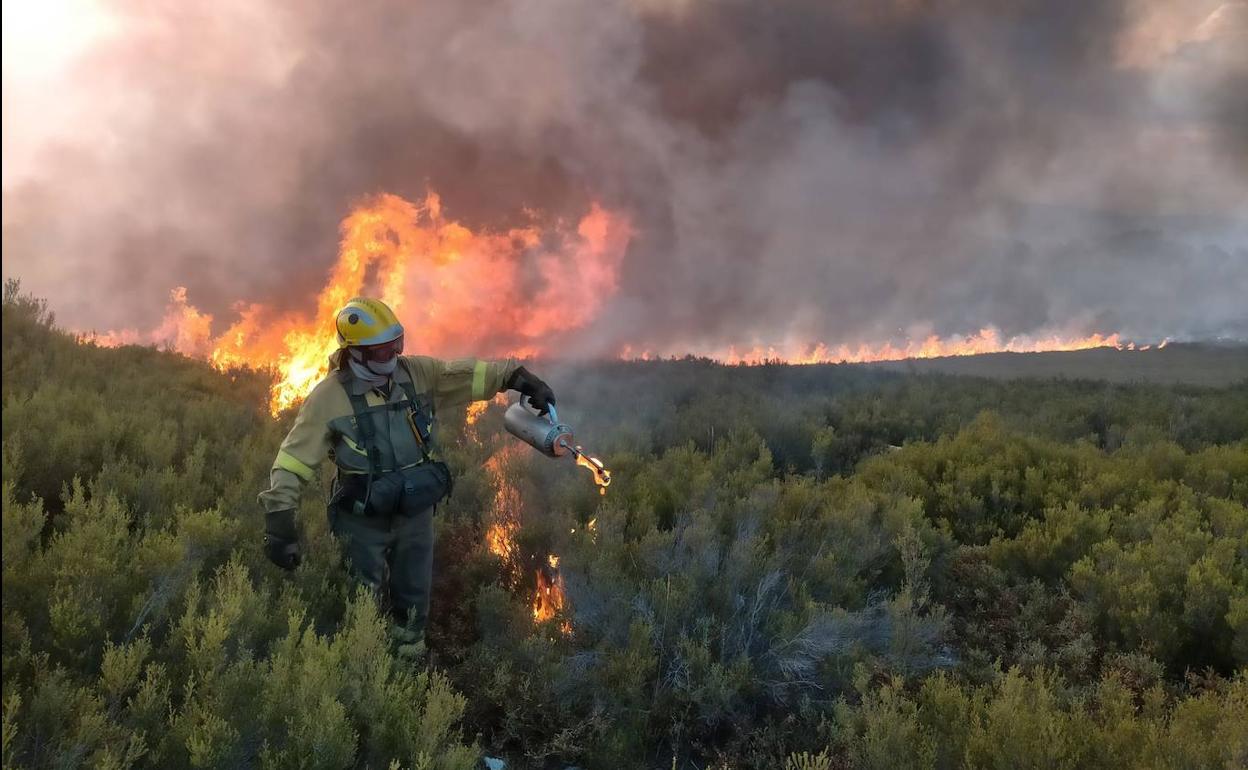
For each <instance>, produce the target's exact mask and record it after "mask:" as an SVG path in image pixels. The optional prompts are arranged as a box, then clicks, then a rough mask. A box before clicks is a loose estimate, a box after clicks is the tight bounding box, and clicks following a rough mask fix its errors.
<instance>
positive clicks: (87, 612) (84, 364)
mask: <svg viewBox="0 0 1248 770" xmlns="http://www.w3.org/2000/svg"><path fill="white" fill-rule="evenodd" d="M409 336H410V339H412V340H413V342H415V341H417V340H418V339H419V335H418V334H415V333H413V334H411V335H409ZM535 370H537V369H535ZM538 371H541V373H542V374H543V376H544V377H546V378H547V379H548V381H549V382H551V384H552V385H553V386H554V388H555V390H556V392H557V393H558V394H559V395H560V407H561V415H562V416H563V417H564V418H565V420H567V421H568V422H570V423H572V424H573V426H574V427H575V428H576V429H577V433H578V437H579V440H580V441H581V442H582V443H584V444H585V445H586V447H587V448H588V449H590V450H592V451H594V452H596V453H597V454H599V455H600V456H601V457H602V458H603V459H604V460H605V461H606V463H607V465H608V467H609V468H610V469H611V470H612V472H613V477H614V481H613V483H612V486H611V487H610V490H609V492H608V494H606V495H605V496H599V495H598V493H597V491H596V490H595V489H594V488H593V486H592V485H591V484H590V480H589V475H588V474H587V473H585V472H584V471H583V470H582V469H578V468H575V467H573V466H572V464H571V463H570V462H562V461H552V460H548V459H545V458H543V457H541V456H539V455H537V453H536V452H533V451H531V450H528V449H527V448H525V451H523V452H516V453H513V454H512V455H510V456H509V460H508V462H506V463H495V464H494V466H493V467H494V470H491V469H490V468H487V467H486V460H487V459H488V458H490V457H491V456H492V455H494V454H495V453H496V452H497V451H498V450H499V448H500V447H502V446H505V445H506V444H508V443H512V442H514V440H513V439H511V438H510V437H509V436H507V435H506V434H504V433H503V432H502V430H501V412H502V407H501V406H498V405H492V406H491V407H490V408H489V409H488V410H487V412H486V413H485V414H484V415H483V416H482V418H481V419H480V420H479V421H478V422H477V423H476V424H474V425H471V426H469V425H465V424H464V423H463V418H462V416H459V415H442V416H441V418H442V421H443V423H444V425H443V441H444V444H445V445H446V448H447V454H448V456H449V459H450V461H451V462H452V464H453V465H454V467H456V468H457V470H458V471H459V478H458V482H457V485H456V489H455V494H454V496H453V497H452V499H451V500H450V501H449V503H447V504H446V505H445V506H443V507H442V508H441V509H440V512H439V516H438V527H439V545H438V553H437V559H438V562H437V565H438V566H437V577H436V587H435V591H436V593H435V598H434V608H433V610H434V617H433V624H432V628H431V631H430V645H431V648H432V656H431V660H430V661H429V665H428V666H420V667H416V668H413V667H411V666H409V665H407V664H404V663H402V662H400V661H399V660H398V659H396V658H394V657H393V656H392V655H391V652H390V649H389V644H388V641H387V629H386V626H385V623H384V622H383V620H382V619H381V618H380V617H379V615H378V613H377V611H376V609H375V608H374V606H373V604H372V601H371V599H369V598H368V597H367V596H363V595H358V594H356V593H355V592H354V591H353V590H352V588H351V585H350V582H349V580H348V579H347V576H346V574H345V571H344V570H343V568H342V566H341V564H340V563H339V560H338V556H337V551H336V548H335V547H334V544H333V543H332V541H331V540H330V539H329V536H328V534H327V531H326V523H325V515H324V508H323V488H321V487H319V486H317V485H310V486H309V489H308V490H307V494H306V497H305V500H304V503H303V507H302V510H301V518H302V523H303V526H304V530H305V532H306V535H307V550H308V555H307V558H306V560H305V564H304V566H302V567H301V568H300V569H299V570H298V571H296V572H294V573H293V574H287V573H283V572H280V571H279V570H277V569H276V568H275V567H272V566H271V565H269V564H268V562H266V561H265V560H264V557H263V555H262V554H261V552H260V548H259V543H260V536H261V529H262V516H261V514H260V512H259V510H258V508H257V504H256V501H255V495H256V493H257V491H258V490H259V489H260V488H261V487H262V486H263V485H264V483H265V480H266V478H267V470H268V467H269V464H270V462H271V461H272V458H273V454H274V452H275V450H276V447H277V445H278V443H279V442H280V440H281V437H282V435H283V434H284V432H285V430H286V429H287V428H288V427H289V424H290V421H291V419H292V418H293V415H291V414H288V415H284V416H283V417H282V418H281V419H279V420H277V421H274V420H272V419H271V418H270V417H269V416H268V415H267V413H266V410H265V406H264V405H265V403H266V390H267V387H268V380H267V379H266V377H265V375H262V374H257V373H254V372H247V371H237V372H224V373H222V372H216V371H214V370H212V369H211V368H210V367H209V366H208V365H206V364H204V363H201V362H197V361H191V360H188V359H185V358H181V357H178V356H175V355H171V354H166V353H160V352H157V351H153V350H147V349H139V348H122V349H116V350H107V349H101V348H97V347H94V346H92V345H84V344H80V343H79V342H77V341H75V340H74V339H73V338H72V337H70V336H68V335H66V334H64V333H61V332H59V331H57V330H56V329H55V327H54V325H53V323H52V318H51V315H50V314H49V313H48V311H47V308H46V307H45V306H44V305H43V304H42V303H40V302H39V301H36V300H33V299H31V298H29V297H25V296H22V295H21V294H20V292H19V291H18V289H17V287H16V286H15V285H10V286H8V287H7V288H6V293H5V298H4V307H3V386H4V415H3V479H4V482H3V483H4V488H3V495H4V500H3V599H4V600H3V694H2V695H3V763H4V766H5V767H6V768H7V767H14V768H16V767H27V768H36V767H57V768H61V767H65V768H68V767H109V768H122V767H153V768H154V767H161V768H164V767H221V768H227V767H266V768H269V767H271V768H284V767H291V768H295V767H315V768H346V767H380V768H398V767H403V768H471V767H478V766H479V757H480V756H481V755H483V754H486V753H488V754H492V755H495V756H502V757H505V758H506V759H507V760H508V762H509V763H510V766H512V767H534V768H540V767H564V766H567V765H570V764H574V765H577V766H579V767H584V768H617V767H625V768H631V767H638V768H643V767H644V768H649V767H656V768H660V767H661V768H671V767H676V768H754V767H759V768H764V767H765V768H771V767H775V768H786V769H793V770H796V769H799V768H800V769H801V770H811V769H813V768H894V767H896V768H908V767H916V768H920V767H921V768H955V767H976V768H978V767H1001V768H1007V767H1010V768H1012V767H1036V768H1056V767H1097V768H1102V767H1103V768H1138V767H1145V768H1151V767H1156V768H1189V767H1190V768H1204V767H1225V768H1232V767H1243V766H1245V765H1246V764H1248V383H1244V382H1240V383H1237V384H1235V385H1230V386H1225V387H1218V388H1210V387H1197V386H1190V385H1156V384H1134V385H1128V384H1115V385H1110V384H1106V383H1103V382H1095V381H1056V380H1052V381H1039V380H1016V381H1000V380H982V379H973V378H964V377H954V376H948V375H940V374H918V375H914V374H905V373H897V372H887V371H880V370H874V369H869V368H863V367H849V366H823V367H798V368H789V367H779V366H765V367H754V368H737V367H722V366H717V365H714V364H711V363H709V362H705V361H693V360H691V361H679V362H653V363H632V364H623V363H621V364H600V365H593V366H584V367H579V368H574V367H563V368H558V367H553V366H547V367H544V368H542V369H540V370H538ZM499 469H501V470H499ZM500 483H502V484H507V485H510V487H511V488H513V489H514V491H515V492H516V493H517V497H516V498H514V499H518V500H519V501H520V502H519V503H518V505H519V506H520V509H521V510H520V511H519V517H520V521H521V523H522V524H521V527H520V529H519V531H518V532H517V533H516V534H515V549H514V555H513V558H512V559H511V560H510V563H504V562H503V561H502V560H500V558H499V557H498V556H496V555H495V554H494V553H491V551H490V550H489V549H488V548H487V547H486V544H485V538H484V533H485V532H486V530H487V529H488V528H489V527H490V526H491V525H492V524H493V523H494V522H493V517H495V516H497V515H498V495H497V492H498V486H499V484H500ZM551 555H556V556H557V557H558V572H557V579H558V581H559V585H560V587H561V588H562V590H563V592H564V599H565V600H564V603H563V606H562V609H561V610H560V611H559V612H557V613H556V614H555V616H554V617H552V618H551V619H549V620H546V621H542V622H536V621H535V620H534V614H533V611H532V601H533V592H534V590H535V589H536V584H535V580H536V576H537V574H538V570H539V569H540V568H541V565H544V564H548V563H549V557H550V556H551ZM545 574H547V575H548V576H550V575H551V574H554V573H552V572H547V573H545Z"/></svg>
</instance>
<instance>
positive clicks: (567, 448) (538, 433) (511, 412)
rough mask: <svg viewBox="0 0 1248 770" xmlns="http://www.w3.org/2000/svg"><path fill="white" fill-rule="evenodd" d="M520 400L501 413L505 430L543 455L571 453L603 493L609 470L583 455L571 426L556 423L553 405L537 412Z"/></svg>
mask: <svg viewBox="0 0 1248 770" xmlns="http://www.w3.org/2000/svg"><path fill="white" fill-rule="evenodd" d="M523 401H524V399H523V398H521V400H520V401H517V402H515V403H514V404H512V405H511V406H509V407H507V411H506V412H504V413H503V426H504V427H506V428H507V432H508V433H510V434H511V435H513V436H515V437H516V438H518V439H520V440H521V441H523V442H524V443H526V444H528V445H529V446H531V447H533V448H534V449H536V450H537V451H539V452H541V453H542V454H544V455H546V456H547V457H563V456H564V455H567V454H571V455H573V456H574V457H576V464H577V465H583V466H585V467H586V468H589V470H590V471H591V472H592V473H593V474H594V483H595V484H597V485H598V486H599V487H600V488H601V489H600V491H601V492H602V493H603V494H606V492H607V489H606V487H607V485H608V484H610V483H611V472H610V471H608V470H607V469H606V468H604V467H603V465H602V462H601V461H600V460H598V459H597V458H595V457H590V456H589V455H587V454H585V450H584V449H583V448H582V447H581V446H579V445H577V444H574V443H573V437H572V429H571V428H569V427H568V426H567V425H565V424H563V423H561V422H559V414H558V412H556V411H555V407H554V406H553V405H552V406H551V407H550V412H549V413H548V414H546V415H541V414H538V413H537V410H536V409H534V408H532V407H530V406H527V405H526V404H524V403H523Z"/></svg>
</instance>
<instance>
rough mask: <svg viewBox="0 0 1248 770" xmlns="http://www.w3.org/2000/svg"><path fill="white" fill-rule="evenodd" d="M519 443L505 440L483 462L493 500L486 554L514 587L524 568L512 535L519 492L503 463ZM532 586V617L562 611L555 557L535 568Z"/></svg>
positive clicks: (564, 626) (565, 626)
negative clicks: (494, 559) (494, 558)
mask: <svg viewBox="0 0 1248 770" xmlns="http://www.w3.org/2000/svg"><path fill="white" fill-rule="evenodd" d="M522 446H523V445H522V444H513V443H507V444H504V445H503V446H502V448H500V449H499V450H498V451H497V452H495V453H494V454H493V455H491V456H490V459H488V460H486V462H485V469H486V471H487V472H488V473H489V475H490V477H491V479H492V480H493V482H494V499H493V501H492V503H491V506H490V516H489V519H490V521H491V524H490V526H489V527H488V528H487V529H486V531H485V544H486V548H488V549H489V551H490V553H492V554H494V555H495V556H497V557H498V558H499V559H500V560H502V562H503V569H504V571H505V574H506V577H507V584H508V586H509V587H510V588H511V589H512V590H515V589H516V588H518V587H519V586H520V585H521V583H522V582H523V576H524V573H525V570H526V567H525V566H524V565H523V564H522V563H521V554H520V548H519V545H518V544H517V543H516V536H517V535H519V534H520V512H521V507H522V505H523V500H522V498H521V497H520V491H519V489H517V488H516V486H515V485H514V484H512V483H511V482H510V481H509V477H508V474H507V472H506V471H507V466H508V465H509V463H510V462H511V461H512V460H513V459H515V458H516V457H517V456H518V454H519V452H520V451H521V447H522ZM533 578H534V582H535V585H536V589H535V591H534V594H533V599H532V601H531V603H530V606H531V608H532V611H533V619H534V620H535V621H537V622H543V621H547V620H550V619H551V618H553V617H555V615H556V614H558V613H559V612H560V611H562V610H563V608H564V605H565V603H566V597H565V594H564V590H563V576H562V575H560V574H559V557H558V556H557V555H555V554H553V553H552V554H548V555H547V556H546V560H545V563H544V564H539V565H538V566H537V567H536V568H535V572H534V576H533ZM559 630H560V632H561V633H563V634H564V635H565V636H566V635H570V634H571V633H572V625H571V623H569V622H568V621H567V620H566V619H565V620H563V621H562V622H561V623H560V624H559Z"/></svg>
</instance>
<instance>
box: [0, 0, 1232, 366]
mask: <svg viewBox="0 0 1248 770" xmlns="http://www.w3.org/2000/svg"><path fill="white" fill-rule="evenodd" d="M108 12H109V13H110V14H111V17H112V18H113V20H114V27H113V29H112V31H111V33H110V34H109V35H108V36H106V37H104V38H102V39H101V40H100V41H98V42H97V43H96V44H95V45H94V46H93V47H92V48H91V49H90V50H88V51H86V52H85V53H84V54H83V56H82V57H81V59H80V60H78V61H77V62H76V63H75V65H74V68H73V69H72V71H71V73H70V76H69V78H68V83H67V86H66V88H65V90H64V92H58V93H55V94H48V95H45V98H47V99H50V100H55V101H56V102H57V104H58V108H57V113H56V114H57V115H58V116H62V118H63V119H62V120H61V121H60V122H59V123H57V124H56V125H55V126H52V127H51V128H50V129H49V130H48V131H47V136H46V140H45V141H40V142H37V143H34V144H33V145H32V146H31V147H30V148H29V149H24V150H23V153H24V155H23V157H22V158H13V157H10V149H9V146H8V145H7V144H6V157H5V163H6V165H8V164H9V163H10V161H15V160H16V161H20V162H21V168H22V172H21V173H20V174H19V173H15V174H12V175H6V181H5V189H4V243H3V250H4V273H5V275H6V276H14V277H19V278H21V279H22V281H23V283H24V285H25V286H26V287H27V288H28V289H29V290H31V291H33V292H34V293H36V294H39V295H42V296H45V297H47V298H48V299H49V300H50V301H51V303H52V305H53V306H54V307H55V308H56V310H57V313H58V317H59V318H60V319H61V320H62V322H63V323H65V324H66V325H68V326H72V327H75V328H80V329H87V328H94V329H111V328H121V327H129V328H140V329H141V328H148V327H151V326H154V325H156V324H157V323H158V322H159V318H160V316H161V314H162V313H163V310H164V300H165V298H166V297H167V296H168V292H169V290H170V289H171V288H173V287H174V286H180V285H182V286H186V287H187V289H188V294H189V297H190V299H191V301H192V302H193V303H194V304H196V305H197V306H199V307H200V308H202V309H204V310H206V311H209V312H212V313H214V315H216V316H217V317H218V319H219V320H221V321H228V319H229V318H230V308H231V307H232V306H233V305H234V303H236V302H240V301H242V302H266V303H272V304H274V305H276V306H278V307H282V308H290V309H309V308H310V306H311V300H312V298H313V297H314V296H315V293H316V292H317V290H318V289H319V288H320V287H321V285H322V284H323V282H324V280H325V276H326V273H327V270H328V268H329V266H330V265H331V264H332V262H333V260H334V258H335V254H336V247H337V243H338V232H337V227H338V224H339V222H340V221H341V219H342V217H343V216H344V214H346V213H347V212H348V211H349V209H350V207H351V206H352V204H354V203H356V202H358V201H360V200H361V199H363V198H364V197H365V196H368V195H371V194H375V193H378V192H393V193H397V194H399V195H403V196H405V197H408V198H409V199H415V198H419V197H421V196H422V195H423V194H424V193H425V191H426V190H429V189H432V190H436V191H437V192H438V193H439V194H440V195H441V196H442V198H443V202H444V208H445V210H446V212H447V213H448V215H449V216H451V217H452V218H455V219H458V220H460V221H462V222H464V223H465V224H467V225H469V226H472V227H484V228H489V229H498V228H503V227H508V226H511V225H514V224H517V223H520V222H521V221H522V220H523V218H524V217H525V216H527V214H526V213H525V212H528V211H534V210H537V211H540V212H542V216H544V217H547V218H550V219H557V218H567V219H572V220H574V219H575V218H576V217H579V216H581V215H583V214H584V213H585V211H586V210H587V209H588V206H589V205H590V202H591V201H599V202H601V203H602V205H604V206H606V207H608V208H610V209H612V210H618V211H623V212H627V214H628V215H629V217H630V218H631V221H632V223H633V228H634V230H635V236H634V238H633V240H632V242H631V244H630V246H629V250H628V253H627V255H626V257H625V260H624V262H623V265H622V268H621V273H620V285H619V289H618V291H617V293H616V294H615V295H614V296H613V297H611V298H610V299H609V301H608V302H607V303H606V304H605V306H604V307H603V309H602V311H601V313H600V314H599V315H598V317H597V319H596V320H595V321H594V322H593V323H592V324H591V325H590V326H589V327H588V328H587V329H586V330H584V331H583V333H580V334H578V335H576V336H575V337H574V338H570V339H568V340H566V341H565V346H566V350H567V351H568V352H569V353H576V354H595V353H613V352H615V351H617V350H618V349H619V347H620V346H621V345H622V344H624V343H631V344H632V345H633V346H634V347H635V348H636V349H645V348H650V349H655V350H660V351H665V352H679V351H681V350H693V351H695V352H697V351H701V350H712V349H718V348H722V347H723V346H726V345H729V344H735V345H738V346H742V345H745V346H749V345H754V344H760V343H761V344H775V345H782V344H785V343H786V342H795V341H815V340H822V341H825V342H829V343H833V344H835V343H841V342H848V343H857V342H863V341H868V342H871V341H882V340H888V339H898V338H904V337H917V336H925V335H926V334H929V333H937V334H964V333H973V332H975V331H977V330H978V329H980V328H981V327H984V326H995V327H997V328H999V329H1001V330H1002V332H1003V333H1005V334H1006V335H1014V334H1039V333H1044V332H1052V331H1062V332H1067V333H1085V332H1091V331H1101V332H1120V333H1122V334H1124V335H1126V336H1128V337H1130V338H1136V339H1141V340H1149V339H1160V338H1162V337H1177V338H1185V337H1207V336H1237V337H1245V336H1248V310H1246V309H1245V308H1246V307H1248V302H1246V301H1245V299H1244V298H1245V296H1248V3H1246V2H1242V1H1240V2H1217V1H1210V2H1203V0H1194V1H1193V2H1179V0H1174V2H1171V3H1163V2H1145V1H1144V0H945V1H943V2H942V1H939V0H934V1H932V2H924V1H923V0H877V1H875V2H826V1H819V0H772V1H770V2H764V1H756V2H743V1H740V0H702V1H697V0H677V1H676V2H671V3H661V2H657V1H653V2H652V1H649V0H633V1H632V2H625V1H623V0H606V1H603V2H575V1H573V0H531V1H529V2H498V1H496V0H467V1H465V2H454V3H431V2H426V3H412V2H397V1H396V0H363V1H359V0H352V1H351V2H346V1H345V0H342V1H335V0H318V1H317V2H302V3H283V2H268V3H253V2H233V3H217V2H214V3H206V2H119V3H115V4H113V5H110V6H108ZM9 77H10V73H8V72H7V71H6V86H5V88H6V103H5V116H4V120H5V124H6V125H5V130H6V131H8V130H9V129H10V127H11V126H15V125H18V126H20V124H22V123H23V121H33V120H36V119H37V118H36V116H35V114H34V113H36V112H38V110H37V109H35V110H27V109H25V108H26V107H28V106H30V105H25V104H21V103H18V102H17V101H15V99H11V98H10V97H9V95H8V91H9V90H10V81H9ZM34 106H35V107H37V105H34ZM584 299H586V298H576V297H571V298H569V301H580V300H584Z"/></svg>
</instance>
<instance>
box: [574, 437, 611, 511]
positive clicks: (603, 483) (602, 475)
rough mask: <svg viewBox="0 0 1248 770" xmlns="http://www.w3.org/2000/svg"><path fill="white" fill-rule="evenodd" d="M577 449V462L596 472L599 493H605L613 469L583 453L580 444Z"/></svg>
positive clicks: (595, 481) (593, 472) (595, 478)
mask: <svg viewBox="0 0 1248 770" xmlns="http://www.w3.org/2000/svg"><path fill="white" fill-rule="evenodd" d="M576 449H577V451H576V464H577V465H579V466H581V467H582V468H589V472H590V473H592V474H594V483H595V484H597V485H598V494H600V495H605V494H606V493H607V487H608V486H609V485H610V484H611V471H609V470H607V469H606V468H605V467H604V466H603V464H602V460H599V459H598V458H597V457H590V456H589V455H586V454H583V453H582V452H581V451H580V450H581V448H580V447H579V446H578V447H577V448H576ZM591 528H592V522H591Z"/></svg>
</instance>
